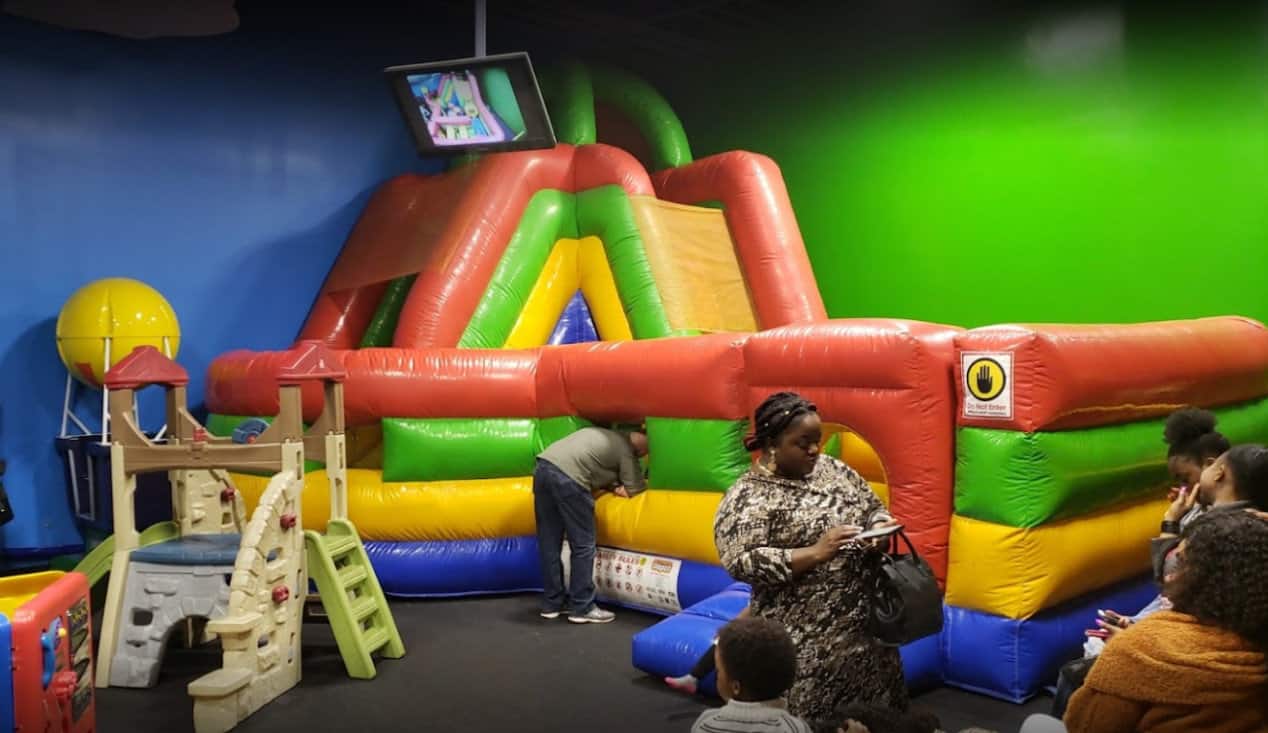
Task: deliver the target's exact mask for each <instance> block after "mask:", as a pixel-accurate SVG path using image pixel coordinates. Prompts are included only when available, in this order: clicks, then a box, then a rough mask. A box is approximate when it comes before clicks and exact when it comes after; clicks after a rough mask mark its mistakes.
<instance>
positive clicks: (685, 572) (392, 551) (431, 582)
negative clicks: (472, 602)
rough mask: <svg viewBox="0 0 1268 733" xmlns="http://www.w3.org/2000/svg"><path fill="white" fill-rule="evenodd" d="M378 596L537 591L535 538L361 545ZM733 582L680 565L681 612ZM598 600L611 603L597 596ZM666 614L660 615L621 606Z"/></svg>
mask: <svg viewBox="0 0 1268 733" xmlns="http://www.w3.org/2000/svg"><path fill="white" fill-rule="evenodd" d="M365 550H366V554H367V555H369V557H370V562H371V564H373V565H374V570H375V573H377V574H378V576H379V583H380V585H382V586H383V592H384V593H387V594H388V595H392V596H399V597H404V598H442V597H452V596H470V595H487V594H494V593H516V592H524V591H540V590H541V589H542V579H541V570H540V568H539V566H538V558H537V538H536V537H504V538H500V539H491V540H453V541H432V542H377V541H370V542H366V543H365ZM731 582H732V580H731V577H730V576H729V575H727V573H726V571H725V570H723V569H722V568H720V567H718V566H717V565H708V564H705V563H699V562H693V561H691V560H683V561H682V568H681V570H680V571H679V573H678V601H679V603H680V604H681V605H682V606H683V607H684V608H685V607H688V606H691V605H692V604H694V603H698V602H700V601H702V600H704V599H706V598H709V597H710V596H712V595H714V594H716V593H717V592H718V591H720V590H722V589H723V588H726V587H727V586H728V585H730V584H731ZM599 599H600V600H601V601H605V602H608V603H613V602H614V601H612V599H610V598H606V597H605V596H604V595H603V594H602V593H600V594H599ZM620 605H623V606H626V607H628V608H637V609H638V610H643V611H648V612H649V613H656V614H660V615H665V613H666V612H665V611H663V610H658V609H654V608H644V607H641V606H635V605H631V604H626V603H621V604H620Z"/></svg>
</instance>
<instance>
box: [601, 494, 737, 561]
mask: <svg viewBox="0 0 1268 733" xmlns="http://www.w3.org/2000/svg"><path fill="white" fill-rule="evenodd" d="M720 501H722V494H719V493H717V492H714V491H662V490H656V489H652V490H649V491H644V492H643V493H641V494H639V495H637V496H635V497H633V498H632V499H622V498H621V497H619V496H613V495H612V494H604V495H602V496H600V497H599V500H598V502H596V503H595V509H594V513H595V518H596V521H597V523H598V530H599V544H600V545H608V546H610V547H620V548H623V549H626V550H634V551H636V552H647V553H651V554H653V555H667V556H669V557H680V558H684V559H687V560H696V561H698V562H704V563H713V564H714V565H717V564H718V549H717V547H716V546H715V545H714V543H713V517H714V515H715V514H717V512H718V503H719V502H720Z"/></svg>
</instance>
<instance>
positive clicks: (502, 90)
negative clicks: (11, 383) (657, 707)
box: [479, 67, 524, 139]
mask: <svg viewBox="0 0 1268 733" xmlns="http://www.w3.org/2000/svg"><path fill="white" fill-rule="evenodd" d="M479 76H480V91H481V92H482V93H483V96H484V101H486V102H488V103H489V106H490V107H492V108H493V112H494V114H496V115H497V116H498V117H499V118H501V120H502V121H503V122H505V123H506V126H507V127H508V128H510V130H511V134H512V135H513V136H515V137H516V138H517V139H518V138H519V137H520V136H521V135H523V134H524V115H523V114H521V113H520V103H519V102H518V101H517V100H516V99H515V89H514V88H513V87H512V86H511V79H510V77H508V76H507V75H506V70H505V69H499V68H496V67H495V68H489V69H484V70H483V71H481V72H479Z"/></svg>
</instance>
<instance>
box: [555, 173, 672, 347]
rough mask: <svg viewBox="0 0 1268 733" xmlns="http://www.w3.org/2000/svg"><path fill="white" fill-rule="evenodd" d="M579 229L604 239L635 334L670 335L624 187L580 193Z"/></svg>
mask: <svg viewBox="0 0 1268 733" xmlns="http://www.w3.org/2000/svg"><path fill="white" fill-rule="evenodd" d="M577 231H578V232H579V233H580V234H581V236H583V237H584V236H590V235H595V236H597V237H598V238H599V239H600V240H602V242H603V248H604V250H605V252H606V253H607V256H608V266H609V267H611V268H612V278H613V279H614V280H615V281H616V289H617V293H618V294H619V295H620V297H621V305H622V306H624V308H625V314H626V317H627V318H628V319H629V321H630V331H631V332H632V333H633V334H634V338H636V339H649V338H662V337H665V336H669V335H671V334H672V333H673V331H672V329H671V328H670V326H669V318H668V316H666V315H665V305H664V302H663V301H661V299H660V291H659V290H658V289H657V288H656V278H655V277H653V275H652V267H651V265H650V264H649V263H648V261H647V252H646V250H644V249H643V237H642V235H641V234H640V233H639V230H638V223H637V222H636V221H635V219H634V209H633V208H631V207H630V200H629V198H628V197H627V196H626V195H625V190H624V189H622V188H621V187H620V186H600V187H598V188H592V189H590V190H588V191H583V192H581V193H579V194H577Z"/></svg>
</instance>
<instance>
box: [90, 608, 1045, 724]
mask: <svg viewBox="0 0 1268 733" xmlns="http://www.w3.org/2000/svg"><path fill="white" fill-rule="evenodd" d="M536 609H537V604H536V600H535V598H534V597H532V596H505V597H498V598H472V599H456V600H431V601H394V602H393V604H392V610H393V613H394V614H395V616H396V620H397V625H398V627H399V628H400V631H401V635H402V636H403V637H404V640H405V645H406V649H407V652H408V653H407V655H406V657H405V658H404V659H400V660H384V661H381V662H380V663H379V665H378V670H379V674H378V677H377V678H376V679H374V680H372V681H363V680H352V679H349V678H348V677H347V676H346V675H345V674H344V671H343V663H342V661H341V660H340V658H339V654H338V651H337V649H336V647H335V644H334V638H333V636H332V635H331V633H330V630H329V628H328V627H326V626H325V625H324V624H319V623H318V624H314V623H310V624H306V625H305V627H304V679H303V681H302V682H301V683H300V685H299V686H298V687H297V688H296V689H294V690H292V691H291V692H289V693H287V694H286V695H284V696H282V697H281V698H279V699H278V700H275V701H274V702H273V703H271V704H269V705H267V706H266V707H264V708H263V709H262V710H260V711H259V712H258V713H256V714H255V715H254V716H252V717H251V718H249V719H248V720H246V721H245V722H244V723H243V724H242V725H241V726H239V727H238V728H237V730H239V731H242V733H254V732H255V731H347V732H348V733H361V732H363V731H480V732H483V731H490V732H494V731H504V732H506V733H538V732H540V733H547V732H549V731H603V732H605V733H626V732H628V733H661V732H662V731H663V732H664V733H686V731H689V730H690V729H691V723H692V722H693V721H694V720H695V718H696V716H697V715H699V713H700V711H701V710H704V709H705V708H706V707H707V705H708V702H707V701H704V700H701V699H692V698H690V697H686V696H684V695H681V694H679V693H676V692H673V691H671V690H669V689H667V688H666V687H665V686H664V685H663V684H661V683H660V682H659V681H658V680H654V679H651V678H649V677H647V676H646V675H644V674H642V673H641V672H639V671H638V670H636V669H634V668H633V667H632V666H631V665H630V637H631V636H632V635H633V634H634V633H636V632H638V631H640V630H641V629H644V628H646V627H648V626H650V625H652V624H654V623H655V622H656V621H657V620H658V619H657V618H656V617H654V616H650V615H645V614H641V613H636V612H633V611H620V610H618V612H617V620H616V621H615V622H613V623H611V624H606V625H602V626H593V625H590V626H576V625H573V624H569V623H567V622H565V621H563V620H562V619H560V620H557V621H554V622H549V621H543V620H541V619H539V618H538V617H537V614H536ZM219 659H220V657H219V650H218V647H217V646H215V645H211V646H209V647H205V648H201V649H193V650H184V649H177V648H173V649H172V650H170V651H169V652H168V655H167V658H166V660H165V661H164V666H163V672H162V677H161V679H160V682H159V685H158V687H157V688H155V689H150V690H124V689H115V688H111V689H106V690H99V691H98V692H99V694H98V699H97V721H98V730H100V731H101V732H102V733H116V731H136V732H143V731H164V732H167V733H177V732H179V731H191V730H193V703H192V701H191V700H190V698H189V697H188V696H187V695H186V694H185V685H186V684H187V683H188V682H190V681H191V680H193V679H195V678H197V677H199V676H201V675H202V674H204V673H206V672H208V671H210V670H212V669H214V668H216V667H217V666H219ZM915 704H916V705H918V706H920V707H922V708H924V709H927V710H929V711H931V712H933V713H935V714H936V715H938V716H939V718H940V719H941V720H942V722H943V725H944V727H946V729H947V730H949V731H958V730H960V729H962V728H966V727H969V726H980V727H983V728H986V729H988V730H994V731H999V733H1014V732H1015V731H1016V730H1017V728H1018V726H1019V725H1020V724H1021V721H1022V720H1023V719H1024V718H1025V717H1026V715H1028V714H1029V713H1031V712H1045V711H1046V710H1047V707H1048V705H1049V700H1048V699H1047V698H1041V699H1039V700H1036V701H1033V702H1031V703H1029V704H1028V705H1024V706H1018V705H1010V704H1008V703H1004V702H1000V701H998V700H993V699H991V698H987V697H983V696H980V695H973V694H970V693H966V692H961V691H957V690H952V689H945V688H944V689H939V690H935V691H932V692H928V693H925V694H923V695H921V696H919V697H918V698H917V699H916V700H915Z"/></svg>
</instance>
